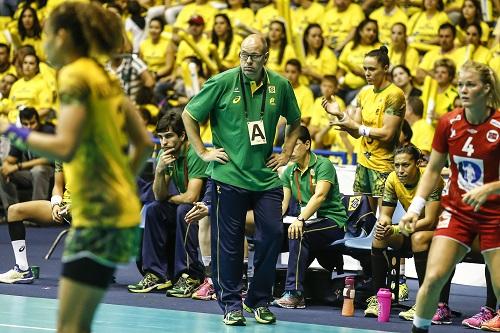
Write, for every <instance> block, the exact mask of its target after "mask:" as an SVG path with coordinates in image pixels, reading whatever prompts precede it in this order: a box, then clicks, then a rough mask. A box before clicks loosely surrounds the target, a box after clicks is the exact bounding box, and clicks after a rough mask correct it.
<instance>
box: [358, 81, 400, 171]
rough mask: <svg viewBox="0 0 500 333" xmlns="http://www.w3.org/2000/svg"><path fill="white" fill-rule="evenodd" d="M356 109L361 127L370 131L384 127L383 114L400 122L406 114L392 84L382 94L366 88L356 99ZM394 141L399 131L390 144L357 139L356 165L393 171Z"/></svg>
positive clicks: (398, 92)
mask: <svg viewBox="0 0 500 333" xmlns="http://www.w3.org/2000/svg"><path fill="white" fill-rule="evenodd" d="M357 106H358V107H359V108H361V118H362V123H363V125H365V126H368V127H373V128H382V127H383V126H384V115H385V114H389V115H394V116H398V117H400V118H401V121H402V120H403V118H404V116H405V111H406V102H405V95H404V93H403V91H402V90H401V89H400V88H398V87H397V86H396V85H394V84H393V83H391V84H389V85H388V86H387V87H385V88H384V89H382V90H375V88H374V87H373V86H372V85H370V86H366V87H365V88H364V89H363V90H361V92H360V93H359V95H358V100H357ZM398 141H399V131H398V133H397V134H396V135H394V138H393V140H392V141H391V142H382V141H380V140H375V139H372V138H369V137H361V144H360V151H359V154H358V163H359V164H361V165H362V166H364V167H366V168H369V169H372V170H375V171H379V172H391V171H392V170H393V169H394V166H393V157H394V154H393V151H394V148H396V145H397V144H398Z"/></svg>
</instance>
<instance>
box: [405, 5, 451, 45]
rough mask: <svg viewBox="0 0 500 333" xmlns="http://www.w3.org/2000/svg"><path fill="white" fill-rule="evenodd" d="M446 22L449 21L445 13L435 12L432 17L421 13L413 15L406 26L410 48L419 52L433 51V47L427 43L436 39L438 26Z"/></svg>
mask: <svg viewBox="0 0 500 333" xmlns="http://www.w3.org/2000/svg"><path fill="white" fill-rule="evenodd" d="M446 22H449V19H448V15H446V13H445V12H436V13H435V14H434V15H432V16H428V15H427V13H425V12H423V11H419V12H417V13H415V14H413V16H412V17H411V18H410V20H409V21H408V25H407V26H406V27H407V34H408V37H409V38H410V39H411V40H412V46H413V47H414V48H416V49H417V50H421V51H428V50H431V49H433V48H434V47H435V46H433V45H431V44H429V43H430V42H431V41H432V40H434V39H436V38H437V37H438V30H439V26H440V25H441V24H443V23H446Z"/></svg>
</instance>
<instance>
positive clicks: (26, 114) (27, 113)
mask: <svg viewBox="0 0 500 333" xmlns="http://www.w3.org/2000/svg"><path fill="white" fill-rule="evenodd" d="M33 117H35V118H36V121H37V122H40V115H39V114H38V111H37V110H36V109H35V108H32V107H24V108H22V109H21V111H19V120H23V119H24V120H29V119H31V118H33Z"/></svg>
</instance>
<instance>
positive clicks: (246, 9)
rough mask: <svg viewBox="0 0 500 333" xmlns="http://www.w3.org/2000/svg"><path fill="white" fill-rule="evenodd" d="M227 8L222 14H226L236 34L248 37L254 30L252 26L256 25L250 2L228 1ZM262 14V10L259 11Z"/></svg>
mask: <svg viewBox="0 0 500 333" xmlns="http://www.w3.org/2000/svg"><path fill="white" fill-rule="evenodd" d="M226 3H227V8H226V9H223V10H222V11H221V12H222V13H224V14H226V15H227V16H228V17H229V20H230V21H231V26H232V27H233V30H234V34H235V35H236V34H238V35H240V36H247V35H248V34H249V32H250V31H253V30H254V29H253V28H251V26H252V25H253V23H254V20H255V15H254V13H253V11H252V9H250V4H249V1H248V0H227V1H226ZM258 13H260V10H259V11H258Z"/></svg>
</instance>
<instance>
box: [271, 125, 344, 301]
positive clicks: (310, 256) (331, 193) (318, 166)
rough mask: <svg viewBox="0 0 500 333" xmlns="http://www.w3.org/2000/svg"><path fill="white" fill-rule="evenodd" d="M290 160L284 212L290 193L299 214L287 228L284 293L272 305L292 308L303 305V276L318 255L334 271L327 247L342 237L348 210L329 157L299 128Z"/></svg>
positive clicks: (286, 171) (284, 179)
mask: <svg viewBox="0 0 500 333" xmlns="http://www.w3.org/2000/svg"><path fill="white" fill-rule="evenodd" d="M291 161H292V162H294V163H293V164H291V165H289V166H288V167H287V168H286V170H285V171H284V173H283V175H282V180H283V190H284V198H283V205H282V211H283V214H285V212H286V211H287V209H288V205H289V201H290V198H291V196H292V195H293V197H294V198H295V199H296V200H297V202H298V204H299V205H300V214H299V216H298V217H297V218H296V220H295V221H294V222H293V223H292V224H291V225H290V227H289V228H288V238H289V242H288V244H289V252H290V254H289V257H288V269H287V273H286V283H285V292H284V294H283V296H282V297H281V298H279V299H277V300H275V301H274V302H273V305H276V306H279V307H282V308H287V309H294V308H299V309H300V308H304V307H305V301H304V295H303V292H304V287H303V281H304V275H305V272H306V270H307V268H308V267H309V265H310V264H311V262H312V261H313V260H314V259H315V258H317V259H318V261H319V262H320V264H321V265H322V266H323V267H325V268H326V269H328V270H333V268H334V263H333V262H332V261H331V259H332V255H331V253H328V252H326V251H325V249H326V248H328V246H329V245H330V244H331V243H332V242H334V241H336V240H338V239H342V238H344V226H345V224H346V222H347V213H346V210H345V207H344V204H343V203H342V199H341V196H340V191H339V182H338V180H337V174H336V173H335V168H334V167H333V165H332V163H331V162H330V160H328V159H327V158H325V157H322V156H317V155H316V154H314V153H313V152H311V136H310V134H309V131H308V130H307V128H306V127H304V126H301V127H300V133H299V138H298V140H297V143H296V144H295V148H294V150H293V153H292V157H291Z"/></svg>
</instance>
